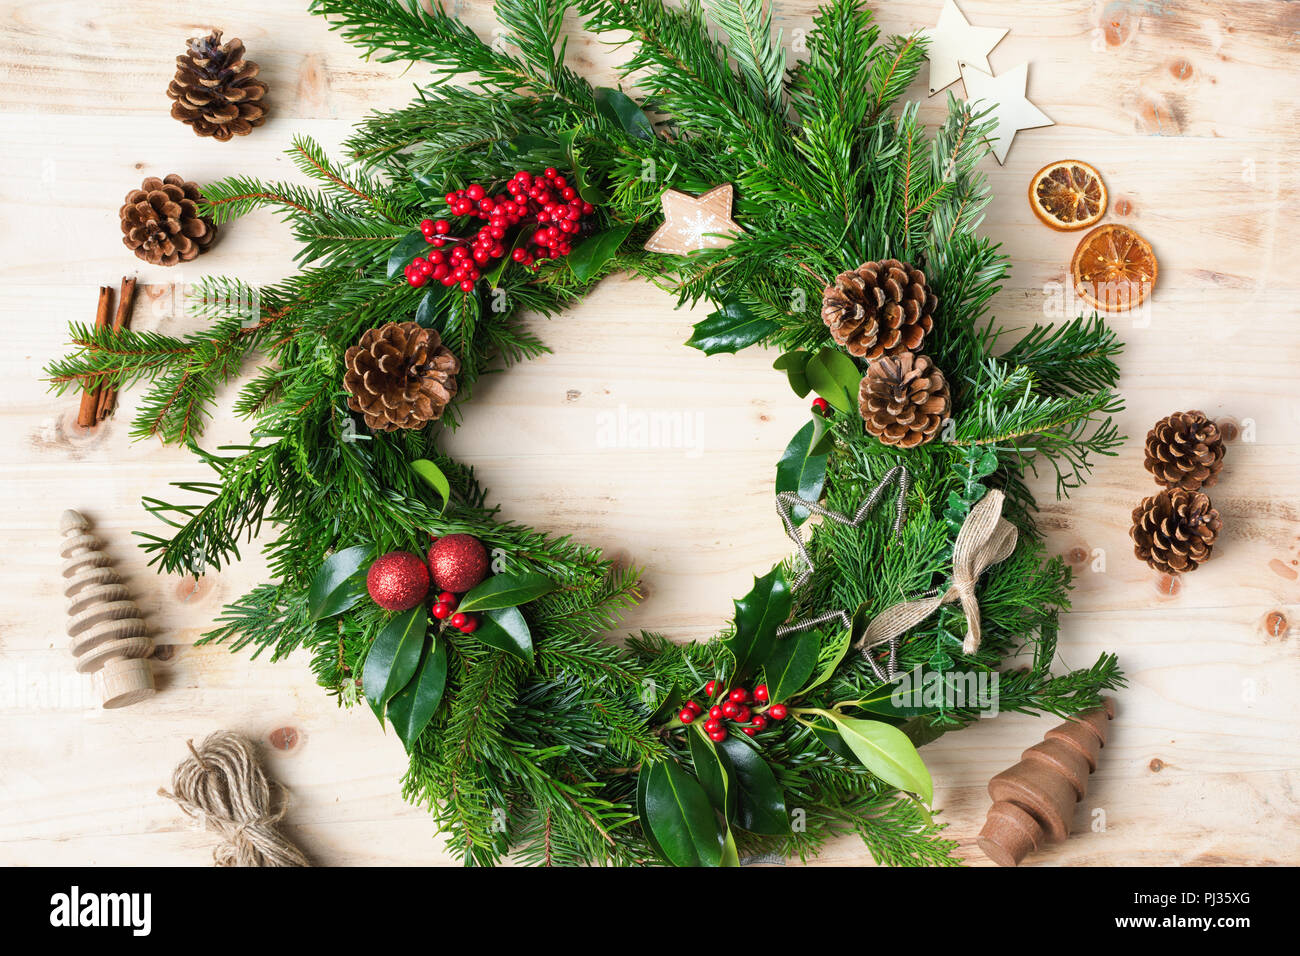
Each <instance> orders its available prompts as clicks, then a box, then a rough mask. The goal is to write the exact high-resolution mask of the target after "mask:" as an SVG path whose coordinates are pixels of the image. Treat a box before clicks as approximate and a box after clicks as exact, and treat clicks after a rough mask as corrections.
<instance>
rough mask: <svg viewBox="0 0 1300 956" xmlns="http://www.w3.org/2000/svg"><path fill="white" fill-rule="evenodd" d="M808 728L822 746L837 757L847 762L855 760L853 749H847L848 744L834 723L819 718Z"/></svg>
mask: <svg viewBox="0 0 1300 956" xmlns="http://www.w3.org/2000/svg"><path fill="white" fill-rule="evenodd" d="M810 729H811V730H812V733H813V736H814V737H816V738H817V739H818V740H819V741H820V742H821V744H822V746H824V747H825V748H826V749H827V750H829V751H830V752H831V753H833V754H835V755H836V756H837V757H842V758H844V759H845V760H847V761H849V763H853V762H855V761H856V760H857V758H856V757H854V756H853V751H852V750H850V749H849V745H848V744H846V743H845V742H844V738H843V737H841V736H840V732H839V731H838V730H836V729H835V725H834V724H831V723H827V722H824V721H821V720H814V721H813V722H812V724H811V725H810Z"/></svg>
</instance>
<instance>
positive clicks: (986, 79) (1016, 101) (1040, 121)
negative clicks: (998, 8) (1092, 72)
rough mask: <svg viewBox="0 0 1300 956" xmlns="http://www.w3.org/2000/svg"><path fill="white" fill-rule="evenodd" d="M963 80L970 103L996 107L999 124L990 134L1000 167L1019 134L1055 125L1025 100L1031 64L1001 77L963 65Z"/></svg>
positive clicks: (1023, 64) (994, 112) (992, 114)
mask: <svg viewBox="0 0 1300 956" xmlns="http://www.w3.org/2000/svg"><path fill="white" fill-rule="evenodd" d="M961 78H962V82H963V83H964V84H965V85H966V101H967V102H968V103H970V104H971V105H972V106H974V105H975V103H976V102H977V101H979V100H983V101H984V102H985V104H986V105H989V106H992V108H993V112H992V113H990V114H989V118H990V119H991V120H993V121H994V122H995V123H996V124H997V125H996V126H995V127H994V129H993V132H992V133H990V134H989V142H990V143H992V145H993V155H994V156H996V157H997V160H998V163H999V165H1000V164H1002V163H1005V162H1006V161H1007V153H1008V152H1009V151H1010V150H1011V141H1012V140H1013V139H1015V138H1016V133H1017V132H1019V131H1020V130H1022V129H1036V128H1038V127H1039V126H1051V125H1053V122H1052V119H1051V117H1049V116H1048V115H1047V114H1045V113H1044V112H1043V111H1042V110H1040V109H1039V108H1038V107H1037V106H1035V105H1034V104H1033V103H1031V102H1029V100H1028V99H1027V98H1026V97H1025V86H1026V85H1027V84H1028V82H1029V64H1028V63H1021V64H1020V65H1019V66H1017V67H1014V68H1013V69H1011V70H1008V71H1007V72H1006V73H1003V74H1001V75H1000V76H990V75H989V74H987V73H984V72H981V71H980V70H977V69H975V68H974V67H972V66H970V65H969V64H966V63H963V64H962V72H961Z"/></svg>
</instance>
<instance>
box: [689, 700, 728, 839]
mask: <svg viewBox="0 0 1300 956" xmlns="http://www.w3.org/2000/svg"><path fill="white" fill-rule="evenodd" d="M686 737H687V740H688V742H689V744H690V748H691V763H692V765H693V766H694V767H695V776H696V778H697V779H698V780H699V781H700V786H702V787H703V788H704V792H705V793H706V794H708V797H709V802H710V803H712V804H713V808H714V809H715V810H717V811H718V812H719V813H721V814H722V817H723V819H725V820H726V821H727V822H728V823H730V822H731V821H732V820H734V819H736V794H735V789H734V788H733V787H732V785H731V777H732V773H731V770H730V769H729V764H730V761H729V760H728V759H727V756H726V754H725V753H723V752H722V751H721V750H719V749H718V748H717V747H716V746H714V743H713V741H712V740H710V739H709V738H708V737H707V736H705V733H704V728H703V727H701V726H700V725H699V724H695V725H693V726H692V727H691V728H690V729H689V730H688V731H687V733H686Z"/></svg>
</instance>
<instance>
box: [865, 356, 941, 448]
mask: <svg viewBox="0 0 1300 956" xmlns="http://www.w3.org/2000/svg"><path fill="white" fill-rule="evenodd" d="M858 408H859V409H860V410H861V412H862V418H863V420H864V421H865V422H866V423H867V431H868V432H870V433H871V434H872V435H875V436H876V437H877V438H879V439H880V440H881V441H882V442H884V443H885V444H886V445H895V446H897V447H899V448H915V447H916V446H917V445H924V444H925V443H926V442H928V441H930V440H932V439H933V438H934V436H935V435H937V434H939V428H940V426H942V425H943V422H944V419H946V418H947V417H948V412H949V411H950V410H951V408H952V402H951V401H950V399H949V395H948V383H947V382H946V381H944V377H943V373H942V372H940V371H939V369H937V368H936V367H935V364H934V362H932V361H931V360H930V357H929V356H928V355H915V354H913V353H912V352H902V353H900V354H899V355H896V356H893V357H892V358H881V359H880V360H878V361H876V362H872V363H871V367H870V368H868V369H867V374H866V375H864V376H863V377H862V383H861V384H860V385H859V386H858Z"/></svg>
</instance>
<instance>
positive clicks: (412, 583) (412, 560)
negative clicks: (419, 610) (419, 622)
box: [366, 551, 429, 611]
mask: <svg viewBox="0 0 1300 956" xmlns="http://www.w3.org/2000/svg"><path fill="white" fill-rule="evenodd" d="M366 590H367V591H369V592H370V596H371V598H373V599H374V602H375V603H376V604H378V605H379V606H380V607H382V608H383V609H384V610H385V611H409V610H410V609H411V608H413V607H415V606H416V605H417V604H419V603H420V602H421V601H423V600H424V596H425V595H426V594H428V593H429V569H428V568H427V567H425V564H424V562H423V561H421V560H420V559H419V558H418V557H417V556H416V555H414V554H411V552H409V551H390V552H388V554H385V555H383V556H382V557H379V558H376V559H375V563H374V564H372V565H371V566H370V570H369V571H367V572H366Z"/></svg>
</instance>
